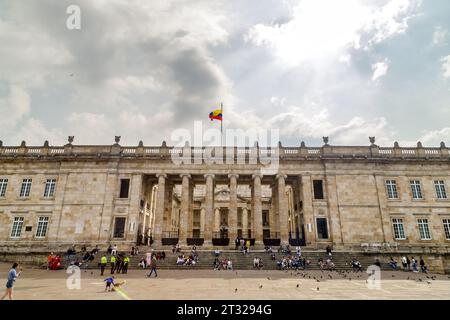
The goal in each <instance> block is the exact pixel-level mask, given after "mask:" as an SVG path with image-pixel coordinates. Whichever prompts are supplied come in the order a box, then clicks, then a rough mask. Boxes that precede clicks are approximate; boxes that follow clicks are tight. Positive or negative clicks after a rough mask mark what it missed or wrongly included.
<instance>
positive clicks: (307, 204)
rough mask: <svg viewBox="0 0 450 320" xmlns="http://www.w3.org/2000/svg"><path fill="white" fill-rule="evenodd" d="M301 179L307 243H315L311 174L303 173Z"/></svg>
mask: <svg viewBox="0 0 450 320" xmlns="http://www.w3.org/2000/svg"><path fill="white" fill-rule="evenodd" d="M300 179H301V198H302V201H303V221H304V227H305V234H304V237H305V239H306V244H307V245H308V244H315V243H316V235H315V230H314V229H315V223H314V210H313V194H312V183H311V176H310V175H302V176H301V177H300Z"/></svg>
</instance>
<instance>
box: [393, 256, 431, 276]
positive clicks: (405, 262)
mask: <svg viewBox="0 0 450 320" xmlns="http://www.w3.org/2000/svg"><path fill="white" fill-rule="evenodd" d="M401 263H402V270H403V271H412V272H419V267H420V271H421V272H423V273H428V267H427V266H426V264H425V260H424V259H423V257H420V258H419V262H417V260H416V259H415V258H414V257H411V259H410V258H409V257H408V256H403V257H402V258H401ZM389 266H390V267H391V268H392V270H398V269H399V266H398V264H397V261H395V260H394V258H393V257H391V258H390V260H389Z"/></svg>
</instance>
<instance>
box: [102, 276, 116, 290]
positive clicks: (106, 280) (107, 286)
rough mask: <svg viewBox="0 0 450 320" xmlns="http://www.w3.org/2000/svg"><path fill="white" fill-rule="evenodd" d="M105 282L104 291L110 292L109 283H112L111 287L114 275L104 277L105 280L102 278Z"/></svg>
mask: <svg viewBox="0 0 450 320" xmlns="http://www.w3.org/2000/svg"><path fill="white" fill-rule="evenodd" d="M103 281H105V282H106V287H105V291H109V292H111V285H113V287H114V286H115V284H114V276H111V277H109V278H106V279H105V280H103Z"/></svg>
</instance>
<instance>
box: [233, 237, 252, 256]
mask: <svg viewBox="0 0 450 320" xmlns="http://www.w3.org/2000/svg"><path fill="white" fill-rule="evenodd" d="M234 243H235V249H236V250H241V252H243V253H244V254H247V253H248V251H249V249H250V245H251V242H250V240H249V239H247V240H246V239H244V238H242V237H237V238H236V240H235V242H234Z"/></svg>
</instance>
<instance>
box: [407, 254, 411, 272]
mask: <svg viewBox="0 0 450 320" xmlns="http://www.w3.org/2000/svg"><path fill="white" fill-rule="evenodd" d="M406 267H407V268H408V271H410V270H411V260H409V257H408V256H407V257H406Z"/></svg>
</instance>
